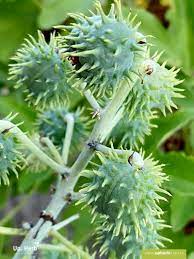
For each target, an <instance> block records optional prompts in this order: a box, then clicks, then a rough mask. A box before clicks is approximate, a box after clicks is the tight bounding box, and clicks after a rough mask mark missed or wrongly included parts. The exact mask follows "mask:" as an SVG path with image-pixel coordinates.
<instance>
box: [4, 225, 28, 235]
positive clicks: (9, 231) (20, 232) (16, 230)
mask: <svg viewBox="0 0 194 259" xmlns="http://www.w3.org/2000/svg"><path fill="white" fill-rule="evenodd" d="M25 234H26V230H23V229H21V228H8V227H2V226H0V235H8V236H24V235H25Z"/></svg>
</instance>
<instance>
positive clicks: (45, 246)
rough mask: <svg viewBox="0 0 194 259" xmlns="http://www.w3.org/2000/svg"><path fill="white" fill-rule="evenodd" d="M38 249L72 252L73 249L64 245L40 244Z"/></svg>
mask: <svg viewBox="0 0 194 259" xmlns="http://www.w3.org/2000/svg"><path fill="white" fill-rule="evenodd" d="M38 249H40V250H48V251H59V252H67V253H71V251H70V250H69V249H68V248H66V247H65V246H64V245H50V244H40V245H39V246H38Z"/></svg>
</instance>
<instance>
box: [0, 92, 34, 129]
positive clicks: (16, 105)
mask: <svg viewBox="0 0 194 259" xmlns="http://www.w3.org/2000/svg"><path fill="white" fill-rule="evenodd" d="M0 107H1V111H0V117H1V118H3V117H6V116H7V115H8V114H9V113H11V112H12V113H13V114H14V113H19V114H18V116H17V117H16V118H15V119H14V123H20V122H22V121H24V124H23V125H21V128H22V129H23V130H32V128H33V126H34V119H35V112H33V111H32V109H30V108H29V107H28V106H27V104H26V103H24V101H23V100H22V99H21V97H20V96H17V95H16V94H13V95H9V96H0Z"/></svg>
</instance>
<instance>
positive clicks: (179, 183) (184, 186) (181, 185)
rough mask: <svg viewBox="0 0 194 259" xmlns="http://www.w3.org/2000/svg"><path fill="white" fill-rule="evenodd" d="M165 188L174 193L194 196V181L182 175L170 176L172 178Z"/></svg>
mask: <svg viewBox="0 0 194 259" xmlns="http://www.w3.org/2000/svg"><path fill="white" fill-rule="evenodd" d="M165 188H166V189H168V190H170V191H171V192H173V193H176V194H179V195H184V196H193V198H194V183H193V182H189V181H186V180H184V179H182V178H180V177H176V176H170V180H169V182H167V183H166V184H165Z"/></svg>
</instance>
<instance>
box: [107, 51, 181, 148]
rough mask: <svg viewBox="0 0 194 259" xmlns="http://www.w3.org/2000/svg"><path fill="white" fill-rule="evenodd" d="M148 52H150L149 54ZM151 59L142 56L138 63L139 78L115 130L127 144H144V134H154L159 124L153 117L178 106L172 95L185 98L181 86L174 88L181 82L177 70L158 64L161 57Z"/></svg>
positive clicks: (123, 143) (123, 142) (135, 145)
mask: <svg viewBox="0 0 194 259" xmlns="http://www.w3.org/2000/svg"><path fill="white" fill-rule="evenodd" d="M148 55H149V53H148ZM160 55H161V54H159V55H158V56H157V55H155V57H154V58H152V59H147V58H146V59H145V60H144V61H143V62H141V59H140V60H139V61H138V62H136V65H138V70H137V68H134V69H135V70H136V71H138V73H139V76H140V79H139V80H138V82H137V83H136V84H135V85H134V87H133V88H132V90H131V92H130V96H129V98H128V102H127V104H126V110H127V111H128V112H127V113H125V116H124V118H123V120H122V121H121V124H120V125H118V126H117V128H116V130H114V132H113V133H112V137H114V136H115V135H116V133H117V132H118V130H119V129H121V131H120V132H119V134H120V142H121V144H122V145H123V146H125V147H130V148H134V147H135V148H138V146H139V143H141V144H143V142H144V138H145V135H150V134H151V129H152V128H153V127H156V125H154V124H153V123H152V120H153V119H154V118H156V117H157V111H158V110H160V111H162V112H163V114H164V115H165V114H166V108H167V109H168V110H169V111H170V112H172V109H171V107H173V108H177V106H176V105H175V103H174V102H173V98H182V97H183V96H182V95H181V94H180V93H179V92H180V91H182V89H179V88H177V87H175V86H176V85H177V84H180V83H181V81H179V80H178V79H176V75H177V72H178V71H179V70H177V71H174V68H172V69H170V70H168V69H167V68H166V67H165V64H163V65H159V64H158V63H157V61H158V59H159V56H160Z"/></svg>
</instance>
